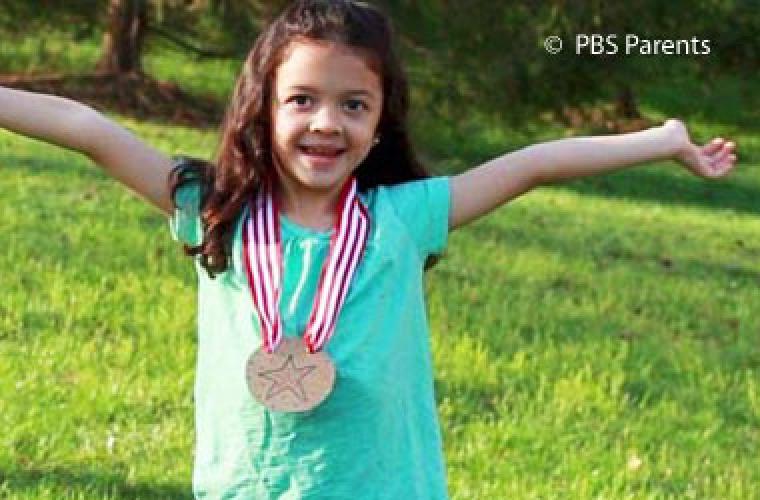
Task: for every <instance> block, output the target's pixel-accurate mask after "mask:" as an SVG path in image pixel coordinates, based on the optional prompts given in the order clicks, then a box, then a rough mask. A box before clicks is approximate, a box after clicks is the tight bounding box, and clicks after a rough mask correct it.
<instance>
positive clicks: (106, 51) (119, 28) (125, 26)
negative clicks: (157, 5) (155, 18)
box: [97, 0, 148, 75]
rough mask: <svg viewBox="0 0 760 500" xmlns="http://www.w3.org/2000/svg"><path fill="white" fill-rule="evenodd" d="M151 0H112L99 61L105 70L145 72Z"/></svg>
mask: <svg viewBox="0 0 760 500" xmlns="http://www.w3.org/2000/svg"><path fill="white" fill-rule="evenodd" d="M147 23H148V5H147V0H110V4H109V6H108V31H106V32H105V34H104V35H103V53H102V55H101V56H100V60H99V61H98V64H97V70H98V71H99V72H102V73H108V74H116V75H123V74H128V73H133V74H142V64H141V56H142V48H143V41H144V39H145V32H146V29H147V26H148V24H147Z"/></svg>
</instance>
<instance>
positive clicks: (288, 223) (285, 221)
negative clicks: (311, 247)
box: [280, 213, 335, 240]
mask: <svg viewBox="0 0 760 500" xmlns="http://www.w3.org/2000/svg"><path fill="white" fill-rule="evenodd" d="M280 225H282V228H283V229H285V230H287V231H289V232H291V233H293V234H295V235H296V236H303V237H316V238H319V239H328V240H329V239H330V237H331V236H332V234H333V232H334V231H335V228H332V229H326V230H321V229H314V228H311V227H306V226H302V225H301V224H298V223H296V222H294V221H293V220H291V219H290V217H288V216H287V215H285V214H283V213H280Z"/></svg>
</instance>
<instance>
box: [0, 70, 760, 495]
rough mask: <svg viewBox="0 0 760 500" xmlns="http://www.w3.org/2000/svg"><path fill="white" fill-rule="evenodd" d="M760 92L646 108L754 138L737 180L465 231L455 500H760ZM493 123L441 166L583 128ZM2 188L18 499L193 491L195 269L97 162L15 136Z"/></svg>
mask: <svg viewBox="0 0 760 500" xmlns="http://www.w3.org/2000/svg"><path fill="white" fill-rule="evenodd" d="M154 63H155V62H152V63H151V64H154ZM155 64H158V63H155ZM167 64H168V63H167ZM159 66H161V67H166V65H164V66H162V65H161V64H158V66H157V67H159ZM229 67H230V68H232V67H234V64H230V65H229ZM202 69H203V68H200V69H199V70H198V71H201V70H202ZM166 71H169V70H166ZM231 71H232V70H231ZM228 75H229V73H228ZM225 81H226V82H227V83H229V76H228V77H227V80H225ZM203 85H208V88H212V87H213V88H217V91H218V92H219V93H220V94H223V93H224V91H223V90H219V88H218V87H214V85H216V84H213V83H209V84H203ZM230 85H231V84H230ZM749 88H750V86H749V83H748V82H742V81H740V80H734V79H730V78H727V79H725V81H722V82H718V83H716V84H715V85H714V86H713V87H711V88H710V89H705V88H703V87H701V86H699V85H697V84H696V83H694V82H691V81H688V80H687V81H684V82H675V83H674V84H672V85H667V86H658V87H653V88H651V89H649V90H647V91H646V92H645V93H644V94H643V95H642V107H643V108H644V110H645V111H646V112H647V113H648V114H649V115H650V116H654V117H665V116H681V117H683V118H685V119H686V121H687V123H688V124H689V125H690V127H691V129H692V131H693V133H694V135H695V136H696V137H697V138H698V139H699V140H705V139H707V138H709V137H711V136H713V135H717V134H722V135H725V136H730V137H732V138H734V139H736V140H737V141H738V143H739V155H740V161H739V166H738V168H737V171H736V172H735V174H734V175H732V176H731V177H729V178H728V179H725V180H722V181H720V182H710V183H708V182H705V181H701V180H698V179H696V178H693V177H690V176H689V175H687V174H686V173H684V172H682V171H681V170H679V168H678V167H677V166H676V165H675V164H673V163H662V164H655V165H649V166H646V167H641V168H637V169H632V170H626V171H622V172H619V173H617V174H614V175H608V176H604V177H597V178H594V179H585V180H580V181H576V182H572V183H569V184H564V185H558V186H551V187H545V188H541V189H538V190H536V191H535V192H533V193H531V194H529V195H526V196H524V197H523V198H521V199H519V200H517V201H515V202H514V203H512V204H510V205H509V206H506V207H502V208H501V209H499V210H497V211H496V212H494V213H492V214H491V215H489V216H487V217H485V218H482V219H480V220H479V221H477V222H475V223H473V224H471V225H469V226H467V227H465V228H463V229H461V230H458V231H456V232H454V233H452V234H451V237H450V240H449V246H448V249H447V253H446V256H445V258H444V259H443V260H442V261H441V262H440V263H439V265H438V266H437V267H436V268H435V269H434V270H433V271H431V272H430V273H428V275H427V277H426V288H427V291H428V295H427V297H428V306H429V314H430V322H431V331H432V345H433V351H434V363H435V366H436V372H435V380H436V390H437V396H438V407H439V411H440V416H441V424H442V426H443V432H444V441H445V453H446V459H447V464H448V473H449V485H450V492H451V496H452V498H453V499H462V500H464V499H481V498H519V499H524V498H541V499H553V498H556V499H563V500H564V499H589V498H599V499H602V498H604V499H627V498H635V499H639V498H641V499H683V498H694V499H704V498H711V499H712V498H714V499H717V498H720V499H736V500H744V499H748V498H757V497H760V454H758V447H760V378H759V375H760V322H759V321H758V319H757V316H755V313H756V311H758V310H760V294H758V292H757V290H758V285H760V269H759V268H758V265H757V261H758V258H759V257H760V241H759V240H758V239H757V238H756V236H757V235H758V234H760V218H758V213H759V212H760V211H759V210H758V209H757V208H756V207H757V201H756V200H757V199H758V197H759V195H760V169H759V168H758V167H759V166H760V127H758V125H757V124H758V123H760V121H758V120H757V118H758V115H757V111H755V110H757V109H760V100H759V99H758V97H757V95H756V94H754V95H750V93H749V91H748V89H749ZM686 94H688V95H692V96H696V97H695V98H694V99H686V98H684V95H686ZM114 118H115V119H117V120H119V121H120V122H121V123H122V124H124V125H126V126H127V127H129V128H131V129H132V130H134V131H135V133H137V134H138V135H139V136H141V137H143V138H144V139H145V140H147V141H148V142H150V143H152V144H154V145H156V146H157V147H159V148H160V149H162V150H163V151H165V152H167V153H170V154H174V153H179V152H182V153H185V154H190V155H198V156H206V157H207V156H209V155H210V154H211V151H212V150H213V148H214V146H215V140H216V137H215V132H214V131H213V130H194V129H187V128H182V127H176V126H169V125H161V124H155V123H147V122H135V121H131V120H128V119H126V118H123V117H118V116H114ZM475 125H477V126H474V133H473V137H472V140H471V142H470V145H469V147H468V148H467V149H465V148H462V150H461V152H460V153H459V154H457V151H456V150H454V151H452V155H451V157H449V158H446V159H445V160H442V161H441V162H440V163H438V164H437V165H435V166H437V167H438V170H439V171H451V169H454V168H462V167H463V166H467V165H472V164H474V163H477V161H479V160H481V159H484V158H486V157H489V156H493V155H495V154H498V153H499V152H500V151H504V150H508V149H514V148H516V147H519V146H522V145H527V144H530V143H534V142H538V141H543V140H547V139H550V138H558V137H562V136H563V135H564V130H562V129H561V128H559V127H557V126H553V125H548V124H544V123H540V122H536V123H529V124H525V126H524V127H521V128H520V129H504V128H501V127H499V126H497V125H496V124H488V123H480V124H479V125H478V124H475ZM425 140H426V141H428V142H427V143H426V144H425V145H426V147H428V148H430V149H435V150H437V151H443V150H445V147H446V146H445V145H442V144H434V143H432V142H431V141H435V140H436V136H435V134H430V135H429V136H428V137H426V138H425ZM439 140H443V139H439ZM449 147H451V146H449ZM452 148H453V149H455V148H454V147H452ZM0 193H2V198H1V199H0V234H2V235H3V236H4V241H5V242H6V243H5V245H4V246H5V252H3V253H2V254H0V276H2V284H3V288H4V293H3V294H2V297H1V298H0V425H2V429H3V432H2V434H0V498H3V499H5V498H7V499H9V500H10V499H13V500H21V499H57V500H59V499H60V500H73V499H135V498H140V499H156V500H158V499H169V498H171V499H180V498H190V496H191V495H190V474H191V465H192V446H193V438H194V431H193V421H192V411H193V401H192V385H193V370H194V363H195V349H196V343H195V337H194V336H195V312H196V307H195V300H196V296H195V276H194V271H193V268H192V265H191V261H190V260H189V259H188V258H186V257H184V256H183V255H182V252H181V249H180V248H179V247H178V246H177V244H175V243H174V242H172V241H171V239H170V237H169V232H168V226H167V223H166V220H165V219H164V217H163V216H161V215H160V214H159V213H158V212H157V211H155V210H153V209H152V208H150V207H149V206H147V205H146V204H144V203H142V202H141V201H140V200H139V199H138V198H136V197H135V196H133V195H132V194H131V193H129V192H128V191H127V190H126V189H124V188H123V187H121V186H120V185H118V184H117V183H115V182H114V181H112V180H111V179H109V178H108V177H107V176H106V175H105V174H104V173H103V172H101V171H100V170H98V169H97V168H95V167H93V166H92V165H91V164H90V163H89V161H87V160H86V159H85V158H83V157H81V156H78V155H76V154H74V153H70V152H66V151H63V150H60V149H56V148H54V147H52V146H48V145H45V144H42V143H39V142H36V141H32V140H28V139H25V138H21V137H18V136H13V135H11V134H10V133H6V132H0ZM103 214H108V215H107V216H104V215H103Z"/></svg>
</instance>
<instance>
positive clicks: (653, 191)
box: [554, 165, 760, 215]
mask: <svg viewBox="0 0 760 500" xmlns="http://www.w3.org/2000/svg"><path fill="white" fill-rule="evenodd" d="M673 168H678V167H675V165H673ZM658 170H659V169H637V170H624V171H620V172H617V173H614V174H609V175H602V176H597V177H590V178H586V179H580V180H576V181H573V182H569V183H565V184H562V185H555V186H554V187H555V188H556V187H560V188H561V189H566V190H569V191H574V192H576V193H578V194H586V195H593V196H599V197H603V198H613V199H625V200H641V201H647V202H657V203H659V204H662V205H670V206H695V207H700V208H709V209H717V210H726V209H728V210H733V211H735V212H738V213H745V214H753V215H755V214H760V203H758V201H757V200H758V199H760V185H757V186H755V185H751V184H749V181H746V180H741V179H739V178H738V177H736V176H734V177H731V176H729V177H727V178H725V179H721V180H717V181H708V180H704V179H700V178H697V177H679V176H676V175H672V174H668V173H664V172H661V171H658Z"/></svg>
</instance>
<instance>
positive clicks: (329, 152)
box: [304, 146, 339, 155]
mask: <svg viewBox="0 0 760 500" xmlns="http://www.w3.org/2000/svg"><path fill="white" fill-rule="evenodd" d="M304 149H305V150H306V151H307V152H308V153H313V154H318V155H336V154H338V152H339V150H337V149H323V148H315V147H309V146H304Z"/></svg>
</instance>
